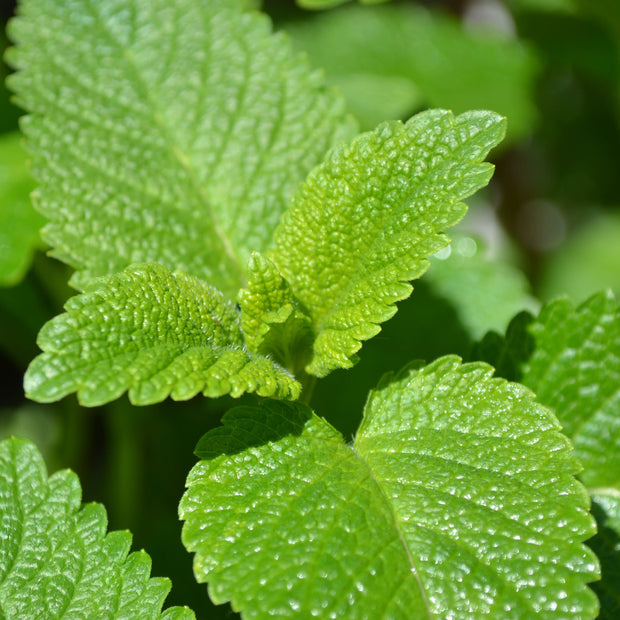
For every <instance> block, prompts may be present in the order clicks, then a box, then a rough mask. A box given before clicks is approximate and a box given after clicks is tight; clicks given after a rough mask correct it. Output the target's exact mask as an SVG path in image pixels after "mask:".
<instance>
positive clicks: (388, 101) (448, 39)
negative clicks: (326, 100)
mask: <svg viewBox="0 0 620 620" xmlns="http://www.w3.org/2000/svg"><path fill="white" fill-rule="evenodd" d="M417 4H419V3H417ZM283 28H284V29H285V30H286V31H287V32H288V33H289V34H290V35H291V38H292V40H293V43H294V45H295V46H296V47H297V49H300V50H304V51H306V52H307V53H308V55H309V56H310V58H311V60H312V61H313V63H314V64H316V65H317V66H319V67H323V68H324V69H325V71H326V78H327V80H328V81H329V83H331V84H333V85H335V86H337V87H338V88H339V89H341V90H342V92H343V94H344V95H345V97H346V99H347V105H348V108H349V109H350V110H351V112H353V113H354V114H355V115H356V116H357V117H358V119H359V120H360V121H361V123H362V125H363V128H364V129H372V128H373V127H375V125H377V124H378V123H379V122H381V121H384V120H386V119H401V120H404V119H406V118H408V117H409V116H410V115H411V114H413V113H414V112H416V111H417V110H420V109H423V108H427V107H432V108H434V107H438V108H447V109H450V110H452V111H453V112H455V113H460V112H465V111H467V110H477V109H485V110H495V111H496V112H498V113H499V114H502V115H503V116H506V118H507V119H508V138H511V139H514V138H518V137H522V136H524V135H527V134H528V133H529V132H530V131H531V129H532V125H533V124H534V122H535V118H536V107H535V101H534V92H535V85H536V77H537V73H538V64H539V63H538V59H537V58H536V56H535V55H534V53H533V52H532V51H531V50H530V48H528V47H527V46H526V45H524V44H523V42H522V41H520V40H519V39H517V38H510V37H505V36H501V35H498V34H497V33H494V32H492V31H490V30H483V29H480V28H478V29H476V28H467V27H464V25H463V24H461V23H458V22H457V21H456V20H454V19H450V18H448V17H447V16H446V15H445V13H442V12H440V11H428V10H425V9H424V8H423V7H420V6H416V3H412V2H409V3H407V2H403V3H398V4H396V3H395V4H394V5H385V6H377V7H362V6H356V5H354V4H353V5H349V6H346V7H342V8H339V9H336V10H334V11H329V12H325V13H319V14H316V15H311V16H308V17H307V18H306V19H303V20H294V21H293V20H291V21H290V22H286V23H284V24H283Z"/></svg>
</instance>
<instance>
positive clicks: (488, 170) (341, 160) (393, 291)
mask: <svg viewBox="0 0 620 620" xmlns="http://www.w3.org/2000/svg"><path fill="white" fill-rule="evenodd" d="M504 130H505V123H504V120H503V119H502V118H500V117H499V116H497V115H496V114H493V113H491V112H469V113H466V114H462V115H461V116H458V117H456V118H455V117H454V116H453V115H452V114H451V113H450V112H447V111H443V110H431V111H428V112H424V113H421V114H418V115H417V116H415V117H413V118H412V119H410V120H409V122H407V124H405V125H403V124H401V123H397V122H390V123H385V124H383V125H380V126H379V127H378V128H377V130H376V131H374V132H370V133H367V134H363V135H361V136H360V137H358V138H357V139H355V140H354V141H353V142H352V144H351V145H350V146H347V147H344V146H343V147H341V148H339V149H335V150H334V151H333V152H332V153H331V154H330V156H329V157H328V159H327V160H326V161H325V162H324V163H323V164H321V166H319V167H318V168H316V169H315V170H314V171H313V172H312V173H311V174H310V176H309V177H308V179H307V180H306V182H305V183H304V184H303V185H302V186H301V187H300V189H299V190H298V191H297V192H296V193H295V195H294V197H293V201H292V207H291V209H290V210H289V211H287V212H286V213H285V214H284V216H283V219H282V223H281V224H280V226H279V227H278V229H277V230H276V233H275V236H274V239H275V243H276V246H275V248H274V250H273V251H272V252H271V254H270V257H271V258H272V259H273V261H274V262H275V263H276V265H277V266H278V268H279V269H280V272H281V273H282V275H283V276H284V278H285V279H286V280H287V282H288V283H289V284H290V287H291V289H292V291H293V294H294V295H295V297H296V298H297V299H298V300H299V301H300V302H301V304H302V306H303V307H304V308H306V309H307V312H308V313H309V315H310V316H311V318H312V321H313V328H314V332H315V336H316V340H315V343H314V356H313V359H312V361H311V362H310V364H309V365H308V366H307V370H308V372H309V373H311V374H314V375H317V376H319V377H321V376H325V375H326V374H328V373H329V372H330V371H332V370H334V369H335V368H348V367H350V366H352V365H353V363H354V358H353V355H354V354H355V353H356V352H357V351H358V350H359V348H360V347H361V342H362V341H363V340H368V339H369V338H372V337H373V336H374V335H376V334H377V333H378V332H379V331H380V327H379V324H380V323H382V322H384V321H386V320H387V319H389V318H390V317H391V316H393V315H394V313H395V312H396V306H395V302H397V301H399V300H401V299H405V298H406V297H408V296H409V295H410V294H411V291H412V286H411V285H410V284H409V281H410V280H413V279H414V278H417V277H419V276H420V275H422V274H423V273H424V271H425V270H426V269H427V267H428V260H427V257H428V256H430V255H432V254H433V253H435V252H436V251H437V250H439V249H440V248H442V247H444V246H445V245H446V244H447V243H448V239H447V237H445V236H444V235H443V234H441V232H442V231H443V230H444V229H445V228H447V227H448V226H452V225H453V224H455V223H456V222H457V221H458V220H460V219H461V218H462V217H463V215H464V213H465V210H466V207H465V205H463V204H462V203H461V202H460V201H461V200H463V199H464V198H466V197H467V196H470V195H471V194H472V193H474V192H475V191H476V190H477V189H479V188H480V187H483V186H484V185H486V183H487V182H488V181H489V178H490V176H491V174H492V166H491V165H490V164H488V163H482V162H483V160H484V158H485V157H486V155H487V153H488V152H489V150H490V149H491V148H492V147H493V146H494V145H496V144H497V143H498V142H499V141H500V140H501V139H502V137H503V135H504Z"/></svg>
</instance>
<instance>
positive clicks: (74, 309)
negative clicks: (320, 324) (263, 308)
mask: <svg viewBox="0 0 620 620" xmlns="http://www.w3.org/2000/svg"><path fill="white" fill-rule="evenodd" d="M65 308H66V310H67V311H66V313H64V314H61V315H60V316H57V317H56V318H54V319H52V320H51V321H50V322H48V323H46V325H45V326H44V327H43V329H42V330H41V332H40V334H39V339H38V343H39V346H40V347H41V348H42V349H43V351H44V352H43V353H42V354H41V355H39V356H38V357H37V358H35V360H34V361H33V362H32V363H31V364H30V366H29V368H28V371H27V372H26V377H25V379H24V386H25V389H26V395H27V396H28V397H29V398H32V399H34V400H38V401H40V402H50V401H54V400H59V399H60V398H63V397H64V396H66V395H67V394H71V393H73V392H77V395H78V398H79V400H80V402H81V403H82V404H83V405H87V406H96V405H101V404H104V403H107V402H109V401H111V400H114V399H115V398H118V397H119V396H120V395H121V394H123V393H124V392H126V391H129V398H130V400H131V402H132V403H133V404H136V405H148V404H152V403H157V402H160V401H162V400H164V399H165V398H167V397H168V396H171V397H172V398H173V399H175V400H188V399H190V398H192V397H194V396H196V394H199V393H201V392H202V393H203V394H204V395H205V396H209V397H218V396H224V395H226V394H231V395H232V396H235V397H238V396H241V395H242V394H244V393H246V392H256V393H257V394H259V395H261V396H273V397H276V398H296V397H297V396H298V395H299V391H300V386H299V384H298V383H297V382H296V381H295V379H294V378H293V377H292V376H291V375H290V373H288V372H287V371H285V370H284V369H283V368H281V367H279V366H278V365H276V364H274V363H273V362H272V361H271V360H270V359H268V358H267V357H264V356H262V355H258V354H255V353H252V352H249V351H248V350H247V349H246V348H245V346H244V340H243V333H242V331H241V327H240V326H239V316H238V313H237V310H236V309H235V307H234V306H233V304H232V303H231V302H229V301H227V300H226V299H225V298H224V296H223V295H222V293H220V292H219V291H217V290H216V289H214V288H213V287H210V286H208V285H207V284H205V283H204V282H202V281H200V280H198V279H197V278H192V277H191V276H188V275H186V274H184V273H183V272H181V271H176V272H170V271H168V270H167V269H166V268H165V267H162V266H161V265H155V264H145V265H134V266H132V267H128V268H127V269H126V270H125V271H124V272H122V273H120V274H118V275H116V276H112V277H110V278H102V279H100V280H95V281H93V282H92V283H91V285H90V286H89V288H88V289H87V292H86V293H84V294H82V295H78V296H76V297H72V298H71V299H70V300H69V301H68V302H67V304H66V306H65Z"/></svg>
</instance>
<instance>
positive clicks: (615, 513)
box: [588, 489, 620, 620]
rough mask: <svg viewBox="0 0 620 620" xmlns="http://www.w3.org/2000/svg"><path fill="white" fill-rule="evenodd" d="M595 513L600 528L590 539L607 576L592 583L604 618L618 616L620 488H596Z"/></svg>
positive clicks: (603, 619)
mask: <svg viewBox="0 0 620 620" xmlns="http://www.w3.org/2000/svg"><path fill="white" fill-rule="evenodd" d="M592 501H593V505H592V513H593V514H594V516H595V517H596V522H597V529H598V532H597V534H596V536H595V537H594V538H591V539H590V540H589V541H588V546H589V547H590V548H591V549H592V551H594V553H596V556H597V557H598V559H599V561H600V563H601V572H602V574H603V579H602V580H601V581H598V582H596V583H593V584H592V589H593V590H594V591H595V592H596V594H597V596H598V597H599V600H600V603H601V614H600V616H599V619H600V620H617V618H619V617H620V588H619V587H618V585H619V584H620V491H618V489H593V491H592Z"/></svg>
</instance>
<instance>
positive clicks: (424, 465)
mask: <svg viewBox="0 0 620 620" xmlns="http://www.w3.org/2000/svg"><path fill="white" fill-rule="evenodd" d="M491 375H492V369H491V368H489V367H488V366H487V365H486V364H480V363H476V364H465V365H461V364H460V363H459V360H458V358H455V357H448V358H442V359H441V360H438V361H437V362H435V363H434V364H431V365H430V366H428V367H426V368H422V369H420V370H416V369H415V368H411V367H410V368H408V369H406V370H405V371H403V372H402V373H401V374H399V375H398V376H389V377H387V378H386V379H385V380H384V381H383V382H382V383H381V384H380V386H379V387H378V388H377V389H376V390H374V391H373V392H372V393H371V396H370V398H369V400H368V403H367V406H366V411H365V418H364V421H363V422H362V425H361V427H360V430H359V431H358V433H357V436H356V438H355V442H354V443H353V445H348V444H346V443H345V442H344V441H343V439H342V437H341V436H340V435H339V434H338V433H337V432H336V431H335V430H334V429H333V428H332V427H330V426H329V425H328V424H327V423H326V422H325V421H323V420H322V419H321V418H319V417H317V416H316V415H314V414H313V413H312V412H311V410H310V409H308V408H307V407H305V406H303V405H300V404H290V403H284V402H276V401H267V402H263V403H262V404H261V405H260V406H259V407H244V408H237V409H235V410H232V411H230V412H229V413H228V414H226V415H225V416H224V419H223V423H224V426H223V427H220V428H218V429H215V430H213V431H211V432H209V433H207V435H205V436H204V437H203V438H202V440H201V441H200V443H199V444H198V447H197V455H198V456H199V457H201V458H202V460H201V461H200V462H199V463H198V464H197V465H196V466H195V467H194V469H193V470H192V472H191V473H190V475H189V478H188V490H187V492H186V494H185V496H184V498H183V500H182V502H181V506H180V513H181V517H182V518H183V519H184V520H185V521H186V523H185V525H184V528H183V541H184V544H185V545H186V547H187V548H188V549H189V550H190V551H193V552H195V553H196V558H195V562H194V571H195V574H196V576H197V578H198V580H199V581H201V582H208V584H209V594H210V596H211V598H212V599H213V600H214V601H215V602H217V603H220V602H224V601H228V600H230V601H231V602H232V606H233V608H234V609H235V610H239V611H241V612H242V613H243V615H244V617H245V618H266V617H269V616H271V617H273V616H275V617H278V618H288V617H291V618H300V617H303V618H310V617H315V616H317V617H325V618H329V617H336V618H345V619H357V618H413V617H415V618H431V617H432V618H448V617H449V618H455V619H456V618H458V619H465V618H483V617H489V618H504V617H516V618H517V617H520V618H533V617H542V618H571V617H574V618H578V619H580V620H585V619H586V618H594V617H595V615H596V613H597V611H598V606H597V601H596V597H595V596H594V595H593V593H592V592H591V591H590V590H589V589H588V588H587V587H586V586H585V583H587V582H589V581H591V580H593V579H596V576H597V571H598V569H597V563H596V559H595V557H594V555H593V554H592V553H591V552H590V551H589V550H587V548H586V547H585V546H584V545H583V544H582V541H583V540H584V539H585V538H588V537H589V536H591V535H592V533H593V532H594V522H593V519H592V517H591V516H590V515H589V514H588V503H589V499H588V496H587V493H586V492H585V489H583V487H582V486H581V485H580V484H579V483H578V482H577V481H576V480H575V479H574V478H573V477H572V474H574V473H576V472H577V471H579V469H580V466H579V464H578V463H577V462H576V460H575V459H574V457H573V456H572V454H571V450H570V444H569V442H568V441H567V440H566V438H565V437H564V436H563V435H562V434H561V433H560V432H559V425H558V422H557V419H556V418H555V416H554V415H553V414H552V412H551V411H549V410H548V409H546V408H544V407H542V406H541V405H539V404H537V403H536V402H535V401H534V398H533V394H532V393H531V392H529V391H528V390H526V389H525V388H523V386H520V385H517V384H509V383H507V382H505V381H503V380H499V379H493V378H492V377H491ZM524 575H527V577H525V578H524Z"/></svg>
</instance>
